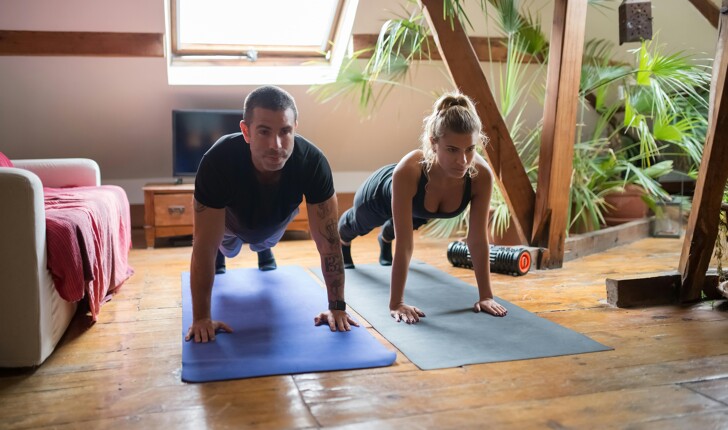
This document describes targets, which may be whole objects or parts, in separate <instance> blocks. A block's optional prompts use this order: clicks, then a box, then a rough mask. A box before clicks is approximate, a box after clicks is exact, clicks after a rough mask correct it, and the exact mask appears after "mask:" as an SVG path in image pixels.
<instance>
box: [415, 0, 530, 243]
mask: <svg viewBox="0 0 728 430" xmlns="http://www.w3.org/2000/svg"><path fill="white" fill-rule="evenodd" d="M419 3H420V6H421V7H422V10H423V13H424V14H425V17H426V19H427V22H428V23H429V25H430V30H431V31H432V35H433V38H434V42H435V44H436V45H437V49H438V51H439V52H440V56H441V57H442V59H443V61H444V62H445V66H446V67H447V70H448V72H449V73H450V76H451V77H452V81H453V82H454V83H455V85H456V86H457V87H458V88H459V89H460V91H462V92H463V93H464V94H467V95H468V96H470V97H471V98H472V99H473V100H474V101H475V106H476V109H477V111H478V115H479V116H480V119H481V121H482V122H483V131H484V132H485V134H486V135H488V137H489V138H490V142H489V143H488V145H487V146H486V158H487V160H488V163H489V164H490V166H491V168H492V169H493V174H494V176H495V180H496V182H497V184H498V186H499V188H500V190H501V192H502V194H503V197H504V199H505V201H506V203H507V204H508V207H509V208H510V210H511V218H512V221H513V223H514V225H515V227H516V230H517V232H518V237H519V239H520V240H521V243H523V244H527V243H528V240H529V239H530V237H531V226H532V224H533V208H534V200H535V194H534V192H533V188H532V186H531V182H530V181H529V179H528V175H526V169H525V168H524V167H523V163H522V162H521V159H520V158H519V156H518V152H517V151H516V147H515V145H514V144H513V140H511V135H510V132H509V131H508V127H506V124H505V121H503V117H501V114H500V111H499V110H498V106H497V105H496V103H495V100H494V98H493V94H492V92H491V90H490V87H489V86H488V81H487V80H486V78H485V74H484V73H483V69H482V67H481V65H480V62H479V61H478V57H477V56H476V55H475V51H474V50H473V47H472V45H471V44H470V40H469V39H468V36H467V34H466V33H465V30H464V29H463V27H462V25H461V24H460V22H459V21H458V20H457V19H456V20H454V21H453V27H451V26H450V21H449V20H445V19H444V16H445V15H444V12H443V3H442V0H420V1H419Z"/></svg>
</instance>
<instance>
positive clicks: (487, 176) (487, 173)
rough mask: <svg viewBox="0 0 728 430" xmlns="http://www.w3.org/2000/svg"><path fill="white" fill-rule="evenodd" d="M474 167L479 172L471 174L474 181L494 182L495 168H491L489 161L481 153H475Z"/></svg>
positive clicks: (478, 182)
mask: <svg viewBox="0 0 728 430" xmlns="http://www.w3.org/2000/svg"><path fill="white" fill-rule="evenodd" d="M474 167H475V170H476V172H477V174H475V175H472V176H471V180H472V182H473V183H475V184H482V183H484V184H491V183H493V170H492V169H491V168H490V165H489V164H488V162H487V161H486V160H485V159H484V158H483V157H482V156H480V154H476V155H475V163H474Z"/></svg>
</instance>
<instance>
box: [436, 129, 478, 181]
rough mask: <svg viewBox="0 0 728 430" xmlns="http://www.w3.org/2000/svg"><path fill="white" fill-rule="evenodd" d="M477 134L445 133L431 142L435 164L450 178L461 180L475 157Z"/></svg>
mask: <svg viewBox="0 0 728 430" xmlns="http://www.w3.org/2000/svg"><path fill="white" fill-rule="evenodd" d="M477 142H478V133H472V134H459V133H445V134H444V135H442V136H441V137H440V138H439V139H437V140H435V141H433V142H432V149H433V150H434V152H435V157H436V161H437V164H439V165H440V167H441V168H442V169H443V170H444V171H445V173H446V174H447V175H448V176H450V177H452V178H462V177H463V176H465V173H466V172H467V171H468V168H469V167H470V164H471V163H472V162H473V157H474V156H475V146H476V144H477Z"/></svg>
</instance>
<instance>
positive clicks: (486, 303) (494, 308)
mask: <svg viewBox="0 0 728 430" xmlns="http://www.w3.org/2000/svg"><path fill="white" fill-rule="evenodd" d="M473 310H474V311H475V312H480V311H483V312H487V313H489V314H491V315H495V316H497V317H504V316H506V314H507V313H508V310H507V309H506V308H504V307H503V306H501V305H500V304H499V303H498V302H496V301H495V300H493V299H485V300H481V301H479V302H477V303H475V306H473Z"/></svg>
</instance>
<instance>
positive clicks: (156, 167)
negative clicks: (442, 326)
mask: <svg viewBox="0 0 728 430" xmlns="http://www.w3.org/2000/svg"><path fill="white" fill-rule="evenodd" d="M714 1H716V3H717V1H718V0H714ZM397 3H400V2H393V1H386V0H361V1H360V3H359V10H358V12H357V20H356V23H355V26H354V32H355V33H376V32H378V30H379V27H380V26H381V24H382V22H383V21H384V20H386V19H387V18H390V17H392V14H391V12H388V11H387V9H389V10H392V11H395V12H399V11H401V8H400V7H399V6H397ZM471 3H473V4H477V3H478V2H471ZM530 4H532V10H540V11H541V12H542V15H541V16H542V18H541V20H542V23H543V26H544V28H545V29H546V30H547V31H550V30H549V29H550V27H551V25H550V21H551V19H552V18H551V16H552V13H551V9H552V4H553V3H552V2H551V1H547V0H534V1H531V2H530ZM618 4H619V2H616V1H615V2H613V7H614V8H615V10H614V11H612V12H609V13H607V14H606V15H603V14H601V13H599V12H596V11H595V10H594V9H591V10H590V12H589V16H588V23H587V38H595V37H602V38H609V39H612V40H616V39H617V37H618V31H617V19H616V6H617V5H618ZM476 12H477V7H472V8H471V16H477V13H476ZM653 15H654V29H655V32H659V42H660V43H665V44H667V45H668V47H669V48H668V49H669V50H670V51H676V50H680V49H695V50H697V51H698V52H703V53H705V55H701V56H703V57H705V56H707V57H712V56H713V53H714V49H715V48H714V46H715V41H716V39H717V30H715V29H714V28H713V27H712V26H710V25H709V24H708V22H707V21H706V20H705V19H704V18H703V17H702V16H701V15H700V14H699V13H698V12H697V10H696V9H695V8H694V7H693V6H692V5H691V4H690V3H689V2H688V1H687V0H654V1H653ZM474 24H475V28H476V32H475V33H474V34H477V35H484V34H485V33H486V26H485V24H484V19H482V18H478V19H477V20H474ZM164 27H165V26H164V3H163V1H162V0H156V1H152V0H125V1H116V0H64V1H58V0H33V1H19V0H0V29H2V30H48V31H118V32H163V31H164ZM491 33H492V29H491ZM635 46H637V44H626V45H623V46H622V47H620V48H619V50H620V51H622V52H625V54H624V55H628V54H626V50H627V49H632V48H634V47H635ZM627 58H628V57H627ZM485 66H486V68H487V67H488V65H485ZM487 75H488V74H487ZM409 82H410V84H411V85H412V86H414V87H416V88H419V89H421V90H422V92H419V91H413V90H409V89H404V88H403V89H396V90H395V91H394V92H393V93H391V94H390V96H389V97H388V99H387V100H386V102H385V103H384V105H383V106H382V107H381V109H379V110H378V111H377V113H376V114H375V116H374V117H372V118H371V119H362V117H361V115H360V114H359V111H358V109H357V107H356V105H355V103H354V102H353V101H350V100H341V101H340V102H338V103H336V102H332V103H328V104H320V103H318V102H316V101H315V98H314V96H312V95H310V94H308V93H307V90H308V87H305V86H289V87H285V88H286V89H287V90H288V91H290V92H291V93H292V94H293V96H294V97H295V98H296V101H297V103H298V106H299V110H300V119H299V125H300V126H299V132H300V133H301V134H303V135H305V136H306V137H308V138H309V139H311V140H312V141H313V142H315V143H316V144H317V145H318V146H319V147H320V148H322V149H323V151H324V152H325V153H326V154H327V157H328V158H329V161H330V162H331V165H332V167H333V169H334V171H335V172H336V181H337V188H338V189H339V190H340V191H353V189H354V188H355V187H356V186H357V185H358V181H359V180H361V179H362V178H363V177H364V175H365V174H366V173H367V172H370V171H372V170H374V169H375V168H377V167H379V166H381V165H383V164H386V163H390V162H395V161H397V160H398V159H399V158H400V157H401V156H402V155H403V154H404V153H406V152H407V151H409V150H411V149H413V148H415V147H416V146H417V139H418V136H419V134H420V127H421V118H422V117H423V115H425V114H426V113H427V112H428V110H429V108H430V105H431V103H432V101H433V100H434V98H435V95H434V94H436V93H438V92H441V91H443V90H445V89H449V82H448V79H447V77H446V73H445V71H444V69H443V68H442V63H440V62H438V63H434V64H422V65H420V66H418V67H416V69H415V71H413V73H412V74H411V76H410V78H409ZM264 83H265V82H261V84H264ZM251 89H253V87H249V86H169V85H168V84H167V77H166V65H165V60H164V59H163V58H102V57H42V56H28V57H17V56H4V57H0V151H2V152H4V153H6V154H7V155H8V156H9V157H10V158H43V157H89V158H93V159H95V160H97V161H98V162H99V164H100V166H101V171H102V180H103V181H104V182H105V183H116V184H120V185H122V186H124V187H125V189H126V190H127V193H128V194H129V198H130V201H131V202H132V203H141V202H142V201H143V199H142V197H141V196H142V195H141V185H143V184H144V183H145V182H148V181H153V180H156V181H159V180H171V171H172V161H171V154H172V149H171V138H172V136H171V128H172V125H171V110H172V109H184V108H190V109H191V108H220V109H238V108H240V107H241V105H242V100H243V99H244V97H245V95H246V94H247V93H248V92H249V91H250V90H251ZM531 105H533V106H531ZM528 113H529V118H530V120H531V121H536V120H538V118H539V117H540V115H541V112H540V107H539V106H538V105H536V104H530V105H529V110H528Z"/></svg>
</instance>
